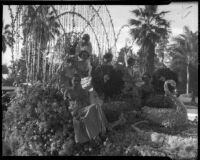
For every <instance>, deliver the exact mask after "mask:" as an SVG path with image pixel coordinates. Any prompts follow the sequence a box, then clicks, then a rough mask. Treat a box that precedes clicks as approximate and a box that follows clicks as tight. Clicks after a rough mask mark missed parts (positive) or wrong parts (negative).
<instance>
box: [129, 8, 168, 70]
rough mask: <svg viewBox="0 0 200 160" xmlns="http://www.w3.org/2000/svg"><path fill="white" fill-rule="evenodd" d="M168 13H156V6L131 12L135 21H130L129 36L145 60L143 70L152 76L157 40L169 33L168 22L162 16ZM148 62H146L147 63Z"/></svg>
mask: <svg viewBox="0 0 200 160" xmlns="http://www.w3.org/2000/svg"><path fill="white" fill-rule="evenodd" d="M168 12H169V11H162V12H160V13H157V6H153V5H146V6H145V7H144V8H138V9H135V10H133V11H132V13H133V14H134V15H135V16H136V19H130V21H129V24H130V25H131V26H132V29H131V32H130V33H131V35H132V36H133V38H134V39H135V40H136V42H137V44H138V45H141V51H142V52H143V54H144V56H145V57H144V58H145V70H146V72H149V73H150V74H152V72H153V71H154V56H155V46H156V44H157V43H158V42H159V40H160V39H161V38H162V37H164V36H166V35H167V34H168V33H169V26H170V24H169V22H168V21H167V20H165V19H164V18H163V16H164V15H165V14H166V13H168ZM147 60H148V61H147Z"/></svg>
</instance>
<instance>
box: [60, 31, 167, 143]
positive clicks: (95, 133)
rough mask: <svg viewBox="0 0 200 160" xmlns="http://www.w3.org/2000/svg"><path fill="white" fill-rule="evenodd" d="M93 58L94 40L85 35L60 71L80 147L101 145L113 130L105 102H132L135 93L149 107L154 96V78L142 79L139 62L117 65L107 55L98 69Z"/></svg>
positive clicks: (145, 76) (141, 102) (145, 77)
mask: <svg viewBox="0 0 200 160" xmlns="http://www.w3.org/2000/svg"><path fill="white" fill-rule="evenodd" d="M91 56H92V45H91V42H90V37H89V35H88V34H85V35H83V37H82V39H81V41H80V42H79V43H78V45H77V47H76V53H75V55H73V57H68V59H67V60H66V61H65V62H64V65H63V66H62V69H60V68H59V70H61V71H62V72H61V76H62V77H63V78H61V81H62V82H63V83H62V84H63V93H64V98H65V99H67V100H68V101H69V104H70V105H69V110H70V112H71V114H72V116H73V125H74V132H75V142H76V143H80V144H82V143H85V142H88V141H91V140H94V141H97V142H98V141H100V136H101V135H102V134H105V133H106V131H107V130H109V129H111V128H112V126H113V125H112V124H110V123H109V122H108V121H107V119H106V116H105V115H104V112H103V110H102V107H101V106H102V104H103V103H104V102H109V100H110V99H112V98H113V97H114V96H115V95H119V94H122V95H123V94H124V95H126V94H127V95H131V96H132V97H131V98H130V99H131V100H132V101H135V100H136V99H134V98H133V96H134V94H135V95H138V96H139V95H140V96H139V98H138V99H140V100H142V101H140V104H139V106H145V105H146V104H147V100H148V99H150V97H151V96H153V93H154V89H153V86H152V83H151V76H150V75H149V74H148V73H145V74H143V76H142V77H139V76H138V75H139V74H137V73H138V72H137V71H135V70H134V64H135V59H133V58H129V59H128V60H127V66H124V65H120V64H115V65H113V63H112V58H113V56H112V54H111V53H106V54H105V55H104V57H103V64H101V65H99V66H97V67H96V68H95V69H94V68H93V67H92V65H91V61H90V59H91ZM85 77H92V78H91V79H92V80H91V83H90V85H89V87H88V88H87V89H84V88H83V87H82V85H81V80H82V79H83V78H85ZM140 78H141V80H142V82H143V84H142V86H140V87H138V86H137V85H136V82H137V81H138V79H140ZM163 84H164V82H163ZM112 86H113V87H112ZM127 95H126V96H127ZM127 97H128V96H127ZM133 99H134V100H133ZM115 124H117V123H115Z"/></svg>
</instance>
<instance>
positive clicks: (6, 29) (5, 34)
mask: <svg viewBox="0 0 200 160" xmlns="http://www.w3.org/2000/svg"><path fill="white" fill-rule="evenodd" d="M10 27H11V26H10V25H9V24H7V25H5V26H4V25H3V24H2V52H3V53H5V52H6V49H7V46H9V47H12V45H13V43H14V42H15V40H14V38H13V36H12V32H11V30H10Z"/></svg>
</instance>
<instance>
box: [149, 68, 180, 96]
mask: <svg viewBox="0 0 200 160" xmlns="http://www.w3.org/2000/svg"><path fill="white" fill-rule="evenodd" d="M162 77H163V78H164V80H161V79H162ZM170 79H171V80H174V81H175V82H176V83H177V85H178V75H177V73H176V72H175V71H172V70H170V69H169V68H160V69H158V70H156V71H155V72H154V73H153V76H152V85H153V88H154V90H155V93H156V94H161V95H163V94H164V93H165V92H164V81H165V80H170ZM169 89H171V88H170V87H169Z"/></svg>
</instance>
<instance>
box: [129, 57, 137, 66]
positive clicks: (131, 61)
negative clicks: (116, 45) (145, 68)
mask: <svg viewBox="0 0 200 160" xmlns="http://www.w3.org/2000/svg"><path fill="white" fill-rule="evenodd" d="M127 63H128V65H133V64H134V63H135V59H133V58H132V57H130V58H129V59H128V60H127Z"/></svg>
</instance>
